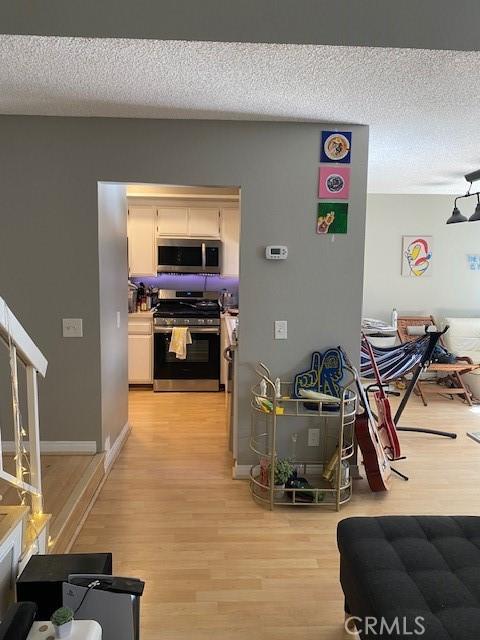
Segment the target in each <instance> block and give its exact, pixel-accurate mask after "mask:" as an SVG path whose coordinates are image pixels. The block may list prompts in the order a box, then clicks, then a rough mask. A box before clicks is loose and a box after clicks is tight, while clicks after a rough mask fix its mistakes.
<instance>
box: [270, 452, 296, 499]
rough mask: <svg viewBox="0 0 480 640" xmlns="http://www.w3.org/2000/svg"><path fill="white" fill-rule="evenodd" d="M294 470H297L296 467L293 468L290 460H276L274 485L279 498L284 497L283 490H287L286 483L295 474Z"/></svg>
mask: <svg viewBox="0 0 480 640" xmlns="http://www.w3.org/2000/svg"><path fill="white" fill-rule="evenodd" d="M294 470H295V467H294V466H293V464H292V462H291V461H290V460H289V459H288V458H277V459H276V460H275V471H274V481H273V485H274V489H275V490H276V494H277V496H278V497H281V496H283V495H284V494H283V492H282V491H281V490H282V489H285V483H286V482H287V480H288V479H289V478H290V476H291V475H292V474H293V472H294ZM269 477H270V476H269Z"/></svg>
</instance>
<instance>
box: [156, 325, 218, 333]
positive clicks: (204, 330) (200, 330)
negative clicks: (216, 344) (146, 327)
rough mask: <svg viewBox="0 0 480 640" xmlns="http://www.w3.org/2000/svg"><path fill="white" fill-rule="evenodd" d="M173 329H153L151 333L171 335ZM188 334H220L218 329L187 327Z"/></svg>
mask: <svg viewBox="0 0 480 640" xmlns="http://www.w3.org/2000/svg"><path fill="white" fill-rule="evenodd" d="M173 328H174V327H154V328H153V333H172V329H173ZM188 328H189V329H190V333H216V334H217V335H219V334H220V327H196V326H194V327H188Z"/></svg>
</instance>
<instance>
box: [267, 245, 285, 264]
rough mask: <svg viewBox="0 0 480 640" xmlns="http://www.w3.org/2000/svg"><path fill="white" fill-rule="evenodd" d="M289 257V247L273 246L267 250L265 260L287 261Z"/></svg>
mask: <svg viewBox="0 0 480 640" xmlns="http://www.w3.org/2000/svg"><path fill="white" fill-rule="evenodd" d="M287 257H288V247H282V246H280V245H276V244H271V245H269V246H268V247H266V249H265V258H266V259H267V260H286V259H287Z"/></svg>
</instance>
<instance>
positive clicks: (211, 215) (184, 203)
mask: <svg viewBox="0 0 480 640" xmlns="http://www.w3.org/2000/svg"><path fill="white" fill-rule="evenodd" d="M126 193H127V205H128V226H127V236H128V265H129V280H128V291H129V294H128V296H129V299H128V303H129V315H128V381H129V385H130V389H131V391H133V392H134V390H135V389H136V388H145V387H146V388H149V389H151V390H152V393H155V392H157V393H166V392H183V393H185V392H212V393H213V392H219V391H225V392H226V395H225V397H226V400H227V407H228V416H229V430H230V433H229V436H230V443H231V448H232V450H233V443H234V442H235V438H234V434H233V431H234V428H235V427H234V423H235V421H234V415H235V404H236V403H235V400H234V399H233V398H232V395H233V394H232V390H233V387H234V383H233V380H232V378H233V376H234V369H235V363H234V361H233V359H234V353H235V347H236V340H237V332H238V284H239V238H240V189H239V188H237V187H232V188H226V187H180V186H165V185H141V184H135V185H128V187H127V191H126ZM205 402H208V395H206V396H205Z"/></svg>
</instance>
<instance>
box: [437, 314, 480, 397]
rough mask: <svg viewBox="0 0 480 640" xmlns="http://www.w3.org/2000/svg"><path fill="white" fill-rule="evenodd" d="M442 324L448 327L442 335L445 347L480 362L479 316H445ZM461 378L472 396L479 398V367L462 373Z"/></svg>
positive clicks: (458, 354)
mask: <svg viewBox="0 0 480 640" xmlns="http://www.w3.org/2000/svg"><path fill="white" fill-rule="evenodd" d="M443 325H444V326H446V325H448V326H449V327H450V328H449V330H448V331H447V333H446V334H445V335H444V336H443V339H444V341H445V346H446V347H447V349H448V350H449V351H451V352H452V353H454V354H455V355H457V356H466V357H468V358H470V359H471V360H472V362H473V363H474V364H480V318H445V319H444V321H443ZM462 378H463V381H464V383H465V384H466V385H467V387H468V388H469V389H470V391H471V392H472V394H473V396H474V398H477V399H480V369H476V370H475V371H472V372H471V373H464V374H463V376H462Z"/></svg>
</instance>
